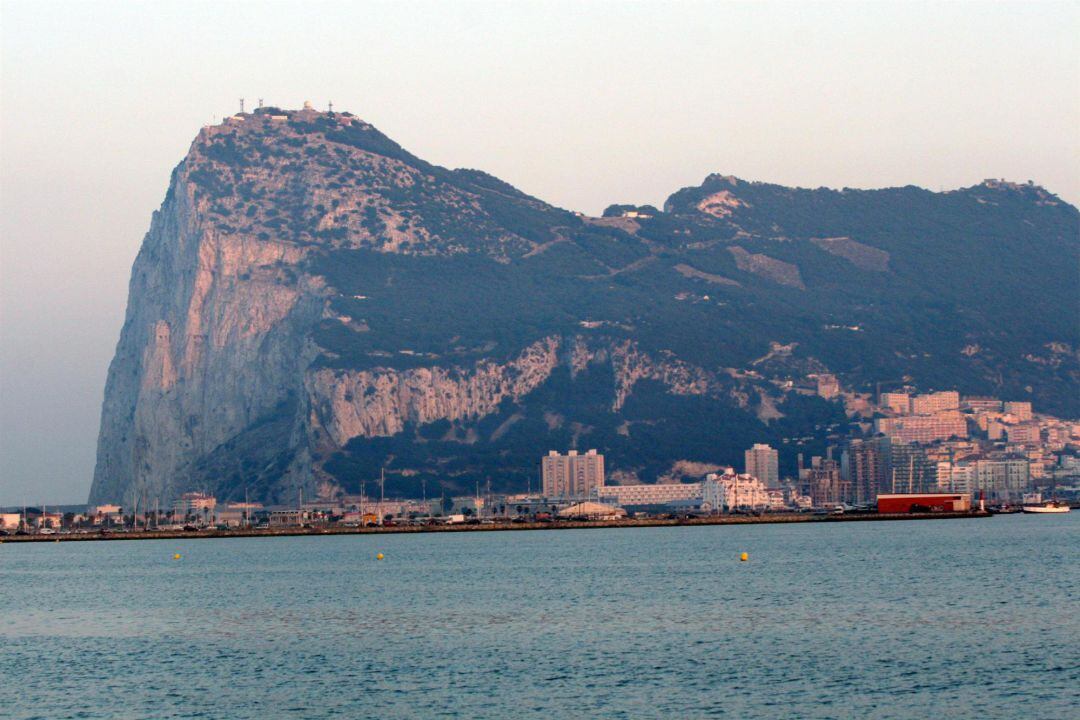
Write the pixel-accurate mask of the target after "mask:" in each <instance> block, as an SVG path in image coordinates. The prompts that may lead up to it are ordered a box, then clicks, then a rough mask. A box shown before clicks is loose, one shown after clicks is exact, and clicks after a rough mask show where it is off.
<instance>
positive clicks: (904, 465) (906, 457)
mask: <svg viewBox="0 0 1080 720" xmlns="http://www.w3.org/2000/svg"><path fill="white" fill-rule="evenodd" d="M889 486H890V489H889V490H888V492H890V493H927V492H935V491H936V490H937V488H938V467H937V462H934V461H932V460H930V458H929V457H927V454H926V450H925V449H923V448H921V447H919V446H918V445H909V444H907V443H902V442H893V444H892V448H891V450H890V452H889Z"/></svg>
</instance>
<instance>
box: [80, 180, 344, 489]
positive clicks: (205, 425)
mask: <svg viewBox="0 0 1080 720" xmlns="http://www.w3.org/2000/svg"><path fill="white" fill-rule="evenodd" d="M210 203H211V200H210V199H209V198H208V197H205V196H200V193H199V192H198V190H197V188H196V186H195V184H194V183H192V182H191V179H190V172H189V168H188V166H187V164H186V163H185V164H181V166H180V167H178V168H177V170H176V172H175V173H174V175H173V180H172V185H171V187H170V190H169V194H168V196H167V198H166V201H165V203H164V204H163V205H162V208H161V210H159V211H158V212H157V213H155V214H154V219H153V222H152V224H151V228H150V232H149V233H148V234H147V236H146V239H145V241H144V243H143V248H142V250H141V251H140V252H139V255H138V257H137V258H136V260H135V265H134V267H133V269H132V278H131V285H130V288H129V297H130V301H129V306H128V310H127V315H126V317H125V321H124V328H123V330H122V332H121V337H120V342H119V344H118V345H117V351H116V356H115V358H114V359H113V362H112V364H111V365H110V368H109V376H108V380H107V382H106V390H105V403H104V405H103V409H102V423H101V430H100V435H99V440H98V462H97V466H96V468H95V471H94V482H93V486H92V490H91V494H90V499H91V501H92V502H98V501H106V500H114V501H124V502H128V503H130V502H132V501H133V500H135V499H136V498H139V499H141V500H145V499H146V498H162V497H165V498H168V497H172V496H173V495H175V494H176V493H177V492H179V491H182V490H185V489H189V488H190V485H189V482H188V477H187V471H188V465H189V464H190V463H191V462H192V461H194V460H196V459H198V458H199V457H201V456H203V455H204V454H206V453H208V452H210V451H211V450H213V449H214V448H215V447H217V446H218V445H219V444H221V443H222V442H224V441H226V440H227V439H228V438H230V437H232V436H233V435H235V434H236V433H238V432H240V431H242V430H243V429H244V428H246V427H247V426H248V425H250V424H251V423H252V422H253V421H254V420H256V419H257V418H259V417H260V416H262V415H263V414H265V413H266V412H268V411H269V410H271V409H272V408H273V407H274V406H275V405H276V404H277V403H278V402H280V400H281V399H282V398H283V397H285V396H286V395H287V394H289V393H290V392H293V391H294V390H295V388H296V384H297V383H296V378H297V375H298V373H300V372H302V368H303V367H304V365H305V356H306V355H308V354H309V352H310V351H309V350H308V349H306V348H305V342H306V341H305V333H304V328H305V327H306V326H308V325H310V324H311V323H312V322H314V320H315V317H316V316H317V314H318V313H319V312H321V310H322V306H323V303H322V300H321V299H320V298H319V295H320V292H321V287H320V283H319V281H318V280H316V279H312V278H302V279H300V280H297V281H290V280H288V279H285V278H283V277H282V276H281V275H280V268H281V267H282V266H292V265H295V264H296V263H298V262H299V261H300V260H301V259H302V258H303V254H304V249H303V248H300V247H297V246H293V245H290V244H287V243H282V242H277V241H272V240H260V239H257V238H254V237H250V236H241V235H236V234H229V233H223V232H221V229H220V228H219V227H217V226H215V225H214V224H213V223H210V222H207V220H206V216H207V215H208V210H209V205H210Z"/></svg>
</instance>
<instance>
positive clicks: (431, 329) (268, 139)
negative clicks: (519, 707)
mask: <svg viewBox="0 0 1080 720" xmlns="http://www.w3.org/2000/svg"><path fill="white" fill-rule="evenodd" d="M1078 228H1080V223H1078V214H1077V212H1076V209H1075V208H1072V207H1071V206H1069V205H1067V204H1066V203H1063V202H1061V201H1060V200H1059V199H1058V198H1056V197H1055V196H1053V195H1052V194H1050V193H1048V192H1047V191H1045V190H1043V189H1042V188H1038V187H1036V186H1031V185H1016V184H1011V183H1003V182H998V181H987V182H985V183H982V184H980V185H977V186H974V187H971V188H965V189H962V190H957V191H953V192H949V193H930V192H928V191H925V190H920V189H918V188H892V189H887V190H877V191H858V190H847V189H845V190H828V189H818V190H806V189H799V188H785V187H781V186H776V185H768V184H764V183H748V182H745V181H742V180H739V179H737V178H734V177H730V176H721V175H712V176H709V177H708V178H706V180H705V182H703V183H702V184H701V185H700V186H697V187H690V188H685V189H683V190H680V191H678V192H676V193H674V194H673V195H672V196H671V197H670V198H669V199H668V200H667V202H665V203H664V210H663V211H660V210H657V209H656V208H654V207H651V206H632V205H613V206H612V207H611V208H609V209H608V210H607V211H605V217H604V218H587V217H582V216H579V215H576V214H573V213H570V212H567V211H564V210H561V209H559V208H555V207H552V206H550V205H547V204H545V203H543V202H542V201H540V200H537V199H536V198H532V197H530V196H528V195H526V194H524V193H522V192H520V191H518V190H516V189H515V188H513V187H511V186H509V185H507V184H506V183H503V182H502V181H500V180H498V179H496V178H493V177H491V176H490V175H486V174H485V173H482V172H479V171H476V170H447V169H445V168H440V167H437V166H434V165H431V164H429V163H426V162H424V161H423V160H421V159H419V158H417V157H415V156H413V155H411V154H410V153H408V152H407V151H406V150H404V149H402V148H401V147H400V146H399V145H397V144H396V143H394V142H393V141H392V140H390V139H389V138H387V137H386V136H384V135H382V134H381V133H379V131H378V130H376V129H375V128H373V127H372V126H371V125H369V124H367V123H365V122H363V121H361V120H360V119H359V118H356V117H354V116H352V115H349V114H347V113H333V114H332V113H318V112H315V111H313V110H310V109H305V110H300V111H281V110H277V109H272V108H269V109H265V110H260V111H259V112H257V113H253V114H247V115H241V116H236V117H233V118H229V119H228V120H226V122H225V123H223V124H222V125H219V126H214V127H207V128H204V129H203V130H202V132H200V133H199V136H198V137H197V138H196V140H195V142H194V143H193V144H192V147H191V150H190V151H189V153H188V155H187V157H186V158H185V159H184V160H183V162H181V163H180V165H179V166H178V167H177V168H176V170H175V172H174V174H173V177H172V181H171V184H170V188H169V191H168V194H167V195H166V198H165V201H164V203H163V204H162V206H161V208H160V210H158V211H157V212H156V213H155V214H154V217H153V220H152V223H151V227H150V230H149V232H148V234H147V235H146V238H145V239H144V242H143V246H142V248H141V250H140V252H139V255H138V257H137V258H136V260H135V264H134V267H133V269H132V277H131V284H130V289H129V306H128V310H127V315H126V318H125V322H124V327H123V329H122V331H121V337H120V342H119V344H118V345H117V351H116V356H115V358H114V360H113V363H112V365H111V366H110V369H109V376H108V380H107V384H106V392H105V402H104V404H103V408H102V421H101V431H100V437H99V445H98V459H97V466H96V468H95V473H94V482H93V487H92V490H91V494H90V496H91V500H92V501H93V502H104V501H117V502H123V503H125V504H126V505H130V504H131V503H132V502H133V501H134V500H135V499H136V498H138V499H139V501H140V502H144V501H150V500H158V501H161V502H168V501H169V500H170V499H171V498H173V497H175V496H176V495H177V494H179V493H181V492H184V491H187V490H192V489H207V490H210V491H212V492H215V493H216V494H217V495H218V496H219V498H222V499H230V498H234V499H235V498H237V497H243V496H244V495H245V494H249V495H250V497H252V498H253V499H261V500H264V501H277V500H285V499H288V500H289V501H292V500H293V499H294V498H295V492H296V490H297V489H298V488H303V489H304V491H305V493H310V494H322V495H335V494H339V493H342V492H347V493H353V492H357V491H358V490H359V487H360V484H361V483H362V482H364V481H365V480H366V479H370V478H373V477H377V476H378V475H379V472H380V471H381V470H383V469H386V470H388V471H389V472H388V477H391V478H392V479H391V480H390V483H391V487H390V488H388V491H393V492H396V493H400V494H419V492H420V487H421V486H420V483H422V482H427V483H432V484H433V483H438V484H440V485H442V487H443V489H444V491H446V492H453V491H455V490H464V489H466V488H472V487H474V483H475V482H477V481H482V480H491V481H492V483H493V488H495V489H497V490H498V489H502V490H520V489H524V488H525V487H527V486H528V483H529V482H530V481H531V480H532V478H533V477H534V476H535V472H536V465H537V462H538V460H537V459H538V458H539V457H540V455H542V454H543V453H544V452H545V451H546V450H548V449H552V448H559V449H565V448H567V447H579V448H587V447H596V448H598V449H600V450H602V451H604V452H605V453H606V454H607V465H608V467H609V468H610V470H611V471H612V473H613V476H616V477H622V478H636V479H642V480H650V479H656V478H675V477H679V476H685V475H686V474H688V473H689V474H693V473H696V472H698V471H700V470H701V469H702V468H712V467H717V466H723V465H728V464H737V463H738V462H739V460H740V458H741V453H742V450H743V449H745V448H746V447H748V446H749V445H750V444H752V443H753V442H761V441H767V442H772V443H774V444H776V445H782V444H784V443H788V445H787V446H788V447H792V448H798V449H799V451H801V452H804V453H806V454H812V453H815V452H817V453H821V452H823V450H824V447H825V445H826V444H830V443H835V442H837V441H838V439H839V438H841V437H842V436H843V435H844V434H845V433H846V432H847V420H848V418H847V417H846V416H845V411H844V404H842V403H840V402H832V403H830V402H826V401H824V400H822V399H820V398H816V397H813V389H812V388H813V382H812V379H811V376H812V375H813V374H814V373H822V372H830V373H833V374H835V375H837V377H839V378H840V380H841V382H842V383H843V384H844V386H845V389H846V390H847V391H848V395H847V397H848V398H857V397H858V396H857V395H856V394H855V391H859V390H861V391H862V392H869V390H870V389H871V388H873V385H874V383H875V382H876V381H877V380H880V379H882V378H899V377H906V378H910V380H909V381H910V382H914V383H916V384H919V385H920V386H922V387H923V388H925V389H940V388H946V387H955V388H957V389H959V390H961V392H965V393H971V394H990V393H994V394H999V395H1002V396H1007V397H1010V398H1030V399H1033V400H1035V402H1036V406H1037V407H1039V408H1040V409H1045V410H1049V411H1056V412H1059V413H1061V414H1065V415H1076V414H1080V392H1078V390H1080V356H1078V354H1077V352H1076V351H1075V350H1074V348H1076V347H1080V335H1078V331H1077V327H1076V324H1075V322H1074V321H1073V320H1072V318H1070V317H1065V315H1066V314H1063V313H1060V312H1056V311H1052V310H1048V309H1052V308H1061V307H1075V298H1076V296H1077V277H1076V273H1075V267H1076V266H1077V264H1078V263H1080V242H1078V241H1077V237H1078V234H1080V233H1078ZM987 278H993V281H992V282H990V283H988V282H987ZM1031 278H1038V279H1039V281H1038V282H1037V283H1033V282H1031V281H1030V279H1031ZM1005 299H1007V302H1006V301H1005ZM1003 328H1004V329H1008V332H1003ZM793 454H794V453H789V455H792V456H793ZM788 459H790V458H788Z"/></svg>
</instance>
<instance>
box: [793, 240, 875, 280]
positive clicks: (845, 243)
mask: <svg viewBox="0 0 1080 720" xmlns="http://www.w3.org/2000/svg"><path fill="white" fill-rule="evenodd" d="M810 242H812V243H814V244H815V245H817V246H818V247H819V248H821V249H822V250H824V251H825V252H827V253H829V254H831V255H836V256H837V257H842V258H844V259H845V260H847V261H848V262H849V263H851V264H852V265H854V266H855V267H857V268H859V269H860V270H871V271H874V272H885V271H886V270H888V269H889V253H887V252H885V251H884V250H880V249H878V248H876V247H871V246H869V245H865V244H863V243H861V242H858V241H856V240H852V239H851V238H849V237H833V238H810Z"/></svg>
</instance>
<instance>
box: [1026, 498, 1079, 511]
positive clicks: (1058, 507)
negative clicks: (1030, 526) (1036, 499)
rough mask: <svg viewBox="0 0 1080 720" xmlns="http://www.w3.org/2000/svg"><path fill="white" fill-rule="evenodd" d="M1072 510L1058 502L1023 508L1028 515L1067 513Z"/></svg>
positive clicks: (1053, 501) (1051, 501)
mask: <svg viewBox="0 0 1080 720" xmlns="http://www.w3.org/2000/svg"><path fill="white" fill-rule="evenodd" d="M1071 509H1072V508H1070V507H1069V506H1068V505H1066V504H1065V503H1062V502H1057V501H1056V500H1050V501H1048V502H1045V503H1043V504H1042V505H1024V507H1023V511H1024V512H1026V513H1067V512H1069V510H1071Z"/></svg>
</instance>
